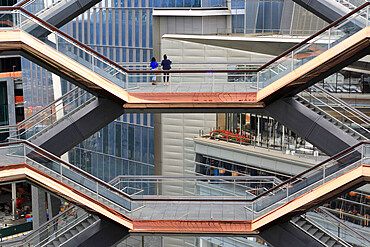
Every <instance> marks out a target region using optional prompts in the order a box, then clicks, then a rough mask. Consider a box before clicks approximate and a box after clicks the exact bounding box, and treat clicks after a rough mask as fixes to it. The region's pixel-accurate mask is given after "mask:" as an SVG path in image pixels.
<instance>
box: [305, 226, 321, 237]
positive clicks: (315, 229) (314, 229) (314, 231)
mask: <svg viewBox="0 0 370 247" xmlns="http://www.w3.org/2000/svg"><path fill="white" fill-rule="evenodd" d="M318 230H319V229H317V228H316V227H312V228H311V229H310V230H308V232H309V233H310V234H312V235H314V234H315V233H316V232H317V231H318Z"/></svg>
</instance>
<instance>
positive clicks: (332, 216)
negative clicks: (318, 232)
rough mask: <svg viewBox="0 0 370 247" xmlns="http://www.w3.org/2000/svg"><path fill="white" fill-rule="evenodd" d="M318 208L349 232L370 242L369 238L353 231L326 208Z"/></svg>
mask: <svg viewBox="0 0 370 247" xmlns="http://www.w3.org/2000/svg"><path fill="white" fill-rule="evenodd" d="M319 209H320V210H321V211H322V212H323V213H324V214H325V215H327V216H328V217H329V218H331V219H333V220H334V221H335V222H337V223H338V224H340V225H342V226H344V228H346V229H347V230H349V231H350V232H352V233H354V234H355V235H357V236H358V237H360V238H362V239H364V240H365V241H367V242H369V243H370V239H368V238H366V237H365V236H363V235H362V234H360V233H358V232H356V231H354V230H353V229H352V228H351V227H349V226H347V224H345V223H344V222H342V221H341V220H338V218H337V217H335V216H334V215H333V214H332V213H330V212H329V211H327V210H326V208H324V207H319Z"/></svg>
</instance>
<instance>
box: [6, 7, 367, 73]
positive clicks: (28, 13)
mask: <svg viewBox="0 0 370 247" xmlns="http://www.w3.org/2000/svg"><path fill="white" fill-rule="evenodd" d="M369 5H370V2H367V3H365V4H363V5H361V6H360V7H358V8H356V9H354V10H352V11H351V12H349V13H348V14H346V15H344V16H343V17H341V18H339V19H338V20H336V21H334V22H332V23H331V24H330V25H328V26H326V27H325V28H323V29H321V30H320V31H318V32H317V33H315V34H313V35H311V36H310V37H308V38H306V39H305V40H303V41H302V42H300V43H299V44H297V45H295V46H293V47H291V48H290V49H288V50H286V51H285V52H283V53H281V54H280V55H279V56H277V57H275V58H273V59H272V60H270V61H269V62H267V63H265V64H264V65H262V66H261V67H259V68H258V69H244V70H243V69H241V70H157V71H156V73H231V72H239V73H240V72H249V73H253V72H259V71H261V70H263V69H264V68H266V67H267V66H269V65H271V64H273V63H274V62H276V61H277V60H279V59H281V58H283V57H284V56H285V55H287V54H288V53H290V52H292V51H294V50H295V49H297V48H298V47H300V46H302V45H304V44H307V43H308V42H309V41H310V40H312V39H314V38H316V37H317V36H319V35H320V34H322V33H324V32H325V31H327V30H329V29H330V28H332V27H334V26H335V25H337V24H338V23H340V22H341V21H343V20H345V19H346V18H348V17H349V16H351V15H353V14H355V13H356V12H359V11H360V10H362V9H363V8H365V7H367V6H369ZM1 10H20V11H22V12H24V13H25V14H27V15H29V16H31V17H32V18H34V19H35V20H37V21H38V22H40V23H42V24H43V25H45V26H46V27H47V28H49V29H51V30H52V31H54V32H56V33H59V34H60V35H62V36H65V37H67V38H68V39H70V40H71V41H73V42H75V43H76V44H78V45H79V46H81V47H82V48H84V49H86V50H88V51H89V52H91V53H93V54H94V55H96V56H98V57H99V58H101V59H103V60H106V61H107V62H109V63H110V64H113V65H114V66H115V67H117V68H118V69H120V70H122V71H124V72H125V73H128V74H130V73H132V74H147V73H148V71H147V70H144V71H143V70H127V69H125V68H123V67H121V66H120V65H119V64H117V63H116V62H113V61H112V60H110V59H109V58H107V57H105V56H103V55H101V54H100V53H98V52H96V51H95V50H93V49H91V48H90V47H88V46H86V45H85V44H83V43H81V42H80V41H78V40H76V39H74V38H72V37H71V36H69V35H68V34H65V33H64V32H62V31H60V30H59V29H57V28H55V27H54V26H52V25H50V24H49V23H47V22H45V21H43V20H42V19H40V18H38V17H37V16H35V15H33V14H31V13H30V12H28V11H27V10H25V9H23V8H22V7H19V6H16V7H0V11H1Z"/></svg>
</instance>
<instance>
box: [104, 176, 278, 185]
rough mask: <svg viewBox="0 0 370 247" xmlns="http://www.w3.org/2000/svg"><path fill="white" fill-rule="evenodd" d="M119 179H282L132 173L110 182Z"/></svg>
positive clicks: (114, 180)
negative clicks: (138, 174) (136, 174)
mask: <svg viewBox="0 0 370 247" xmlns="http://www.w3.org/2000/svg"><path fill="white" fill-rule="evenodd" d="M119 179H217V180H219V179H225V180H240V179H248V180H269V179H271V180H274V181H277V182H279V183H281V182H282V181H281V180H280V179H278V178H277V177H275V176H250V175H245V176H132V175H131V176H130V175H119V176H117V177H115V178H113V179H112V180H110V181H109V182H108V183H110V184H112V183H114V182H116V180H119Z"/></svg>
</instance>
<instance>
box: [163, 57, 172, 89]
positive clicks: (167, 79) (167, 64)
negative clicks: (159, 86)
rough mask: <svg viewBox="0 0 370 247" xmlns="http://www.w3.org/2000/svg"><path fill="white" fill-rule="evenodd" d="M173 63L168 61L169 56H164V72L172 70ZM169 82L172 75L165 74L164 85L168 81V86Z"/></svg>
mask: <svg viewBox="0 0 370 247" xmlns="http://www.w3.org/2000/svg"><path fill="white" fill-rule="evenodd" d="M171 63H172V62H171V60H169V59H167V55H166V54H164V55H163V60H162V62H161V65H162V69H163V70H170V69H171ZM169 80H170V73H164V78H163V84H164V85H166V81H167V85H168V83H169Z"/></svg>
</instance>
